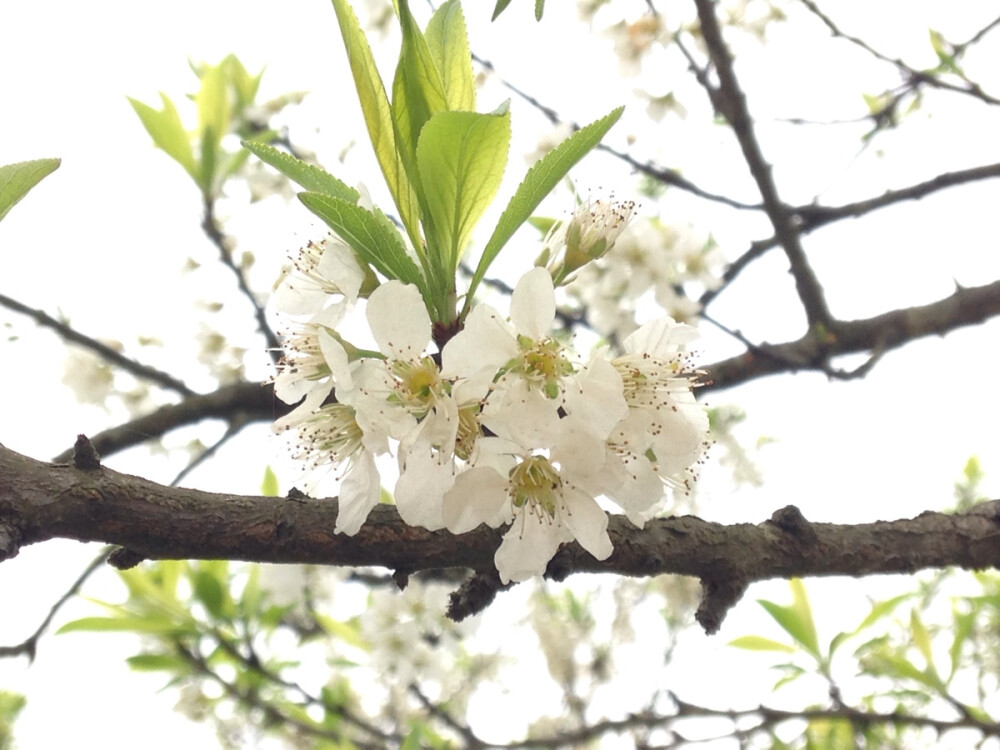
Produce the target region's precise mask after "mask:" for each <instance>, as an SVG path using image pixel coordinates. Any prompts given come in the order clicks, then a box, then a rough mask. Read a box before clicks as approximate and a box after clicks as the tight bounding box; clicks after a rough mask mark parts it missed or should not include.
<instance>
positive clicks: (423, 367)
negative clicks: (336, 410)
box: [338, 281, 478, 529]
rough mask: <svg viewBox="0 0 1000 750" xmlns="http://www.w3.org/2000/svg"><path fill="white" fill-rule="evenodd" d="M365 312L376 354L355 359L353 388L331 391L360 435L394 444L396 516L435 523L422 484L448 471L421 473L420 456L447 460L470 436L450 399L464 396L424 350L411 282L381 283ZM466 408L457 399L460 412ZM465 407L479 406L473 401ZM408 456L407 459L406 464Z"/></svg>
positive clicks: (420, 307)
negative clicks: (349, 411) (398, 470)
mask: <svg viewBox="0 0 1000 750" xmlns="http://www.w3.org/2000/svg"><path fill="white" fill-rule="evenodd" d="M367 316H368V323H369V326H370V327H371V331H372V334H373V336H374V337H375V340H376V342H377V344H378V348H379V352H380V353H381V354H382V355H383V356H382V357H381V358H375V357H367V358H364V359H362V360H361V361H360V364H359V366H358V368H357V372H356V374H355V385H354V387H353V388H351V389H350V390H344V391H343V392H341V391H338V397H339V398H340V399H341V400H342V401H344V402H345V403H348V404H350V405H351V406H353V407H354V408H355V410H356V414H357V418H358V421H359V423H360V424H361V425H362V428H363V430H364V431H365V432H366V433H367V432H375V433H379V434H385V435H387V436H390V437H391V438H393V439H395V440H397V441H398V442H399V456H400V459H401V463H402V464H403V466H402V469H403V474H402V476H401V478H400V482H399V483H398V484H397V488H396V504H397V508H398V509H399V513H400V516H401V517H402V518H403V520H404V521H406V523H408V524H410V525H417V526H424V527H426V528H429V529H439V528H441V527H442V526H443V522H442V520H441V513H440V505H439V504H435V503H433V502H426V501H425V500H424V498H423V496H422V495H423V493H422V491H421V490H423V489H424V488H425V483H426V482H427V481H430V482H432V485H433V484H434V483H438V482H441V481H445V482H446V481H447V476H446V475H442V474H434V475H433V476H431V475H429V474H428V473H427V472H426V471H422V470H423V469H428V470H429V469H430V467H429V466H428V465H427V464H426V462H424V461H423V459H424V458H427V456H428V454H433V456H434V457H435V459H436V461H437V464H438V465H439V466H450V461H451V458H452V456H453V454H454V453H455V450H456V444H458V445H459V450H460V451H461V450H463V449H464V448H463V446H464V445H465V444H464V443H463V442H462V441H463V440H465V441H467V440H468V439H470V435H469V433H468V427H469V415H468V413H466V414H465V416H463V404H460V402H459V401H457V400H456V395H458V396H459V397H462V396H463V394H462V393H460V392H459V393H457V394H453V392H452V384H451V383H450V382H449V381H447V380H445V379H444V378H443V377H442V376H441V372H440V370H439V368H438V365H437V363H436V362H435V361H434V358H433V357H432V356H430V355H429V354H428V353H427V349H428V347H429V345H430V343H431V321H430V317H429V316H428V314H427V309H426V307H425V306H424V302H423V298H422V297H421V295H420V291H419V290H418V289H417V288H416V287H415V286H413V285H409V284H403V283H402V282H400V281H388V282H386V283H384V284H382V285H381V286H380V287H379V288H378V289H376V290H375V291H374V292H372V294H371V297H370V298H369V300H368V310H367ZM468 406H469V405H468V404H466V405H464V408H465V409H466V411H467V410H468ZM472 406H473V407H474V408H476V409H478V399H474V401H473V403H472ZM473 421H474V420H473ZM463 425H464V430H463V429H462V428H463ZM460 433H461V435H460ZM411 454H413V455H414V457H413V458H412V465H410V464H408V462H407V461H408V458H409V457H410V455H411Z"/></svg>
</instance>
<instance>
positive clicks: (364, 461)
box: [334, 451, 381, 536]
mask: <svg viewBox="0 0 1000 750" xmlns="http://www.w3.org/2000/svg"><path fill="white" fill-rule="evenodd" d="M380 496H381V485H380V483H379V476H378V469H376V468H375V459H374V457H373V456H372V454H371V453H369V452H368V451H362V452H361V454H360V455H359V456H357V457H356V458H355V459H354V460H353V461H352V462H351V468H350V469H349V470H348V472H347V475H346V476H345V477H344V481H343V482H342V483H341V485H340V498H339V502H340V505H339V509H338V510H337V523H336V524H335V526H334V531H336V532H337V533H340V534H347V536H354V535H355V534H357V533H358V530H359V529H360V528H361V527H362V525H363V524H364V522H365V520H366V519H367V518H368V514H369V513H370V512H371V509H372V508H374V507H375V506H376V505H378V501H379V498H380Z"/></svg>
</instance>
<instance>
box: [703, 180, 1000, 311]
mask: <svg viewBox="0 0 1000 750" xmlns="http://www.w3.org/2000/svg"><path fill="white" fill-rule="evenodd" d="M995 177H1000V163H994V164H984V165H982V166H978V167H970V168H969V169H957V170H955V171H954V172H943V173H941V174H938V175H935V176H934V177H931V178H930V179H928V180H924V181H923V182H918V183H915V184H913V185H907V186H906V187H903V188H896V189H893V190H886V191H885V192H884V193H882V194H881V195H875V196H872V197H871V198H864V199H862V200H859V201H853V202H851V203H844V204H841V205H839V206H821V205H815V204H814V205H809V206H798V207H796V208H793V209H791V210H792V212H793V214H794V216H795V218H796V220H797V221H798V222H799V232H800V233H801V234H808V233H809V232H812V231H813V230H815V229H819V228H820V227H823V226H826V225H827V224H832V223H833V222H835V221H840V220H842V219H856V218H858V217H861V216H865V215H866V214H869V213H872V212H873V211H876V210H878V209H880V208H885V207H887V206H892V205H895V204H896V203H902V202H903V201H912V200H920V199H921V198H925V197H927V196H928V195H931V194H933V193H936V192H938V191H939V190H944V189H945V188H949V187H954V186H956V185H965V184H968V183H970V182H979V181H980V180H987V179H992V178H995ZM777 246H778V238H777V236H772V237H769V238H767V239H763V240H756V241H755V242H753V243H752V244H751V245H750V248H749V249H748V250H747V251H746V252H744V253H743V254H742V255H741V256H740V257H739V258H737V259H736V260H734V261H733V262H732V263H730V264H729V266H727V267H726V271H725V273H724V274H723V276H722V285H721V286H719V287H718V288H716V289H710V290H708V291H706V292H705V293H704V294H703V295H702V296H701V297H700V298H699V299H698V302H699V304H701V305H702V307H704V306H706V305H708V303H709V302H711V301H712V300H713V299H715V298H716V297H718V296H719V294H721V292H722V291H723V290H724V289H726V288H727V287H728V286H729V284H730V283H731V282H732V281H733V280H734V279H735V278H736V277H737V276H739V274H740V273H741V272H742V271H744V270H745V269H746V268H747V267H748V266H749V265H750V264H751V263H752V262H753V261H755V260H757V259H758V258H760V257H761V256H762V255H764V253H766V252H767V251H768V250H770V249H771V248H774V247H777Z"/></svg>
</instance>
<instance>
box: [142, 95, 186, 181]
mask: <svg viewBox="0 0 1000 750" xmlns="http://www.w3.org/2000/svg"><path fill="white" fill-rule="evenodd" d="M160 99H161V100H162V101H163V109H162V110H156V109H153V108H152V107H150V106H149V105H148V104H143V103H142V102H140V101H138V100H137V99H133V98H132V97H129V103H130V104H131V105H132V109H134V110H135V113H136V114H137V115H139V119H140V120H141V121H142V124H143V127H145V128H146V132H147V133H149V134H150V136H152V138H153V143H155V144H156V145H157V146H158V147H159V148H162V149H163V150H164V151H166V152H167V154H168V155H169V156H170V158H172V159H173V160H174V161H176V162H177V163H178V164H180V165H181V166H182V167H184V170H185V171H186V172H187V173H188V174H189V175H191V178H192V179H193V180H195V182H198V184H201V182H200V177H199V175H198V169H197V167H196V166H195V161H194V153H193V152H192V151H191V138H190V136H189V135H188V133H187V131H186V130H185V129H184V123H182V122H181V117H180V115H179V114H177V108H176V107H175V106H174V103H173V102H172V101H170V97H168V96H167V95H166V94H164V93H161V94H160Z"/></svg>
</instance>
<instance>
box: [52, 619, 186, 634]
mask: <svg viewBox="0 0 1000 750" xmlns="http://www.w3.org/2000/svg"><path fill="white" fill-rule="evenodd" d="M76 632H87V633H99V632H104V633H107V632H112V633H120V632H131V633H160V634H168V633H169V634H181V633H194V632H197V631H196V629H195V628H194V627H193V626H188V625H185V624H181V623H178V622H177V621H176V620H171V619H170V618H168V617H163V616H143V617H137V616H132V617H81V618H80V619H79V620H73V621H71V622H67V623H66V624H65V625H63V626H62V627H61V628H59V630H57V631H56V634H57V635H61V634H62V633H76Z"/></svg>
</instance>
